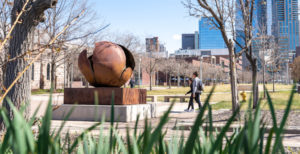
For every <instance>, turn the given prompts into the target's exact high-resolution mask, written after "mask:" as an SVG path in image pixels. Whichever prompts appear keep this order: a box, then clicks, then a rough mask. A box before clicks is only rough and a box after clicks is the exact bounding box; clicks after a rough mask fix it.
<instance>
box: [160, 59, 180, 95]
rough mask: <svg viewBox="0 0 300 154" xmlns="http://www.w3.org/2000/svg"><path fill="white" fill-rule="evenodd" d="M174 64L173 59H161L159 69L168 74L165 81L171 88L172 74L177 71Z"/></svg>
mask: <svg viewBox="0 0 300 154" xmlns="http://www.w3.org/2000/svg"><path fill="white" fill-rule="evenodd" d="M175 65H176V60H175V59H172V58H170V59H162V61H161V71H163V72H165V73H166V76H168V79H167V82H168V85H169V89H171V86H172V85H171V84H172V82H171V80H172V76H173V75H175V73H176V72H177V70H176V69H175V68H176V67H174V66H175Z"/></svg>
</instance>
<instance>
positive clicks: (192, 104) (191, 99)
mask: <svg viewBox="0 0 300 154" xmlns="http://www.w3.org/2000/svg"><path fill="white" fill-rule="evenodd" d="M190 107H191V108H192V110H194V102H193V96H191V97H190V101H189V107H188V110H189V109H190Z"/></svg>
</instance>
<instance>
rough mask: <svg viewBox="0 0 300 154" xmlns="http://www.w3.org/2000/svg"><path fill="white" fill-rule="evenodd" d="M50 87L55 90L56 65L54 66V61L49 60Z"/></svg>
mask: <svg viewBox="0 0 300 154" xmlns="http://www.w3.org/2000/svg"><path fill="white" fill-rule="evenodd" d="M50 80H51V88H53V90H56V66H55V62H51V77H50Z"/></svg>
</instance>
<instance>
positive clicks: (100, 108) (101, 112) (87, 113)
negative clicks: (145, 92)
mask: <svg viewBox="0 0 300 154" xmlns="http://www.w3.org/2000/svg"><path fill="white" fill-rule="evenodd" d="M72 108H74V110H73V112H72V114H71V116H70V117H69V118H68V120H70V121H101V120H102V118H105V121H110V120H111V119H110V118H111V105H74V104H73V105H71V104H64V105H61V106H60V107H59V108H58V109H57V110H55V111H53V114H52V119H53V120H64V118H65V116H66V115H67V114H68V113H69V112H70V111H71V109H72ZM138 114H139V115H140V120H143V119H145V118H146V116H147V117H148V118H151V105H150V104H139V105H115V106H114V121H116V122H130V121H136V118H137V115H138Z"/></svg>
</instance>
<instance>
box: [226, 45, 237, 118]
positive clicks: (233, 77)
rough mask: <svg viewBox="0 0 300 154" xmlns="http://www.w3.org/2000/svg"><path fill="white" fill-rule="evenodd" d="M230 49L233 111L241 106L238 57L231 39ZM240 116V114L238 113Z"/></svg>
mask: <svg viewBox="0 0 300 154" xmlns="http://www.w3.org/2000/svg"><path fill="white" fill-rule="evenodd" d="M228 49H229V67H230V86H231V99H232V112H236V111H238V110H239V108H240V103H239V95H238V91H237V75H236V73H237V72H236V59H235V54H234V47H233V43H232V42H231V41H230V45H228ZM237 118H239V114H238V115H237Z"/></svg>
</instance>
